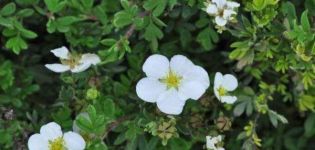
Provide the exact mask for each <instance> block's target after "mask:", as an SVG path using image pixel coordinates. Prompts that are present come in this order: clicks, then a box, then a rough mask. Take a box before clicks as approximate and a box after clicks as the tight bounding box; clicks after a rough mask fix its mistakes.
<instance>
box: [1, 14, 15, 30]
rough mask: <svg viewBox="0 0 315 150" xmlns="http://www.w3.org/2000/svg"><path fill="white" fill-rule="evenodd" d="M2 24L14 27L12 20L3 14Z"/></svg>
mask: <svg viewBox="0 0 315 150" xmlns="http://www.w3.org/2000/svg"><path fill="white" fill-rule="evenodd" d="M0 25H2V26H4V27H7V28H13V25H12V21H11V20H10V19H8V18H3V17H1V16H0Z"/></svg>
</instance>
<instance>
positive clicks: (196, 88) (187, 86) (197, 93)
mask: <svg viewBox="0 0 315 150" xmlns="http://www.w3.org/2000/svg"><path fill="white" fill-rule="evenodd" d="M205 92H206V88H205V86H204V85H203V84H202V83H200V82H196V81H190V82H184V83H183V84H182V85H181V87H180V88H179V94H180V97H181V99H189V98H191V99H193V100H198V99H199V98H200V97H201V96H202V95H203V94H204V93H205Z"/></svg>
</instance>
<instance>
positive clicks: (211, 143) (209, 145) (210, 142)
mask: <svg viewBox="0 0 315 150" xmlns="http://www.w3.org/2000/svg"><path fill="white" fill-rule="evenodd" d="M206 140H207V142H206V147H207V149H215V148H216V147H215V144H216V143H214V141H213V140H212V137H211V136H206Z"/></svg>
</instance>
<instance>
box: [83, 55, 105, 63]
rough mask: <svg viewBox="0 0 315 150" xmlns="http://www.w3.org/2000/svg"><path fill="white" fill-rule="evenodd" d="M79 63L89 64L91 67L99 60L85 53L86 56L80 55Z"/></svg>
mask: <svg viewBox="0 0 315 150" xmlns="http://www.w3.org/2000/svg"><path fill="white" fill-rule="evenodd" d="M80 62H81V63H90V64H93V65H96V64H98V63H100V62H101V59H100V57H99V56H98V55H96V54H90V53H87V54H83V55H82V57H81V60H80Z"/></svg>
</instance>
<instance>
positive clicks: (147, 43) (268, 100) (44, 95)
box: [0, 0, 315, 150]
mask: <svg viewBox="0 0 315 150" xmlns="http://www.w3.org/2000/svg"><path fill="white" fill-rule="evenodd" d="M205 2H206V0H182V1H180V0H120V1H118V0H42V1H41V0H11V1H8V0H2V1H1V2H0V8H1V9H0V31H1V39H0V45H1V52H0V135H1V136H0V149H1V150H2V149H3V150H7V149H8V150H9V149H27V140H28V138H29V136H30V135H32V134H34V133H38V132H39V130H40V127H41V126H42V125H43V124H46V123H48V122H51V121H54V122H57V123H58V124H60V125H61V126H62V128H63V129H64V131H72V130H74V131H75V132H78V133H80V134H81V135H82V136H83V137H84V139H85V141H86V144H87V146H86V149H87V150H107V149H128V150H135V149H140V150H147V149H152V150H154V149H158V150H160V149H175V150H177V149H183V150H189V149H204V147H205V145H206V138H205V137H206V136H207V135H218V134H221V135H225V136H224V141H223V142H224V148H225V149H245V150H256V149H266V150H269V149H275V150H280V149H288V150H300V149H306V150H307V149H315V147H314V144H313V143H314V138H315V128H314V126H315V114H314V111H315V84H314V82H315V64H314V61H315V59H314V58H315V57H314V56H315V36H314V31H315V27H314V16H315V1H314V0H305V1H301V0H282V1H280V0H242V1H236V2H239V3H240V7H239V8H238V11H237V14H236V18H235V19H236V20H234V21H231V22H230V23H228V24H227V25H226V26H225V28H226V30H225V31H224V32H222V33H218V32H217V31H216V25H215V21H214V20H213V19H214V18H215V17H209V15H208V14H207V13H206V12H205V11H204V10H205V6H204V3H205ZM63 45H65V46H66V47H68V48H69V49H70V50H71V51H72V52H73V53H95V54H97V55H98V56H100V58H101V63H100V64H98V65H96V66H93V67H91V68H89V69H88V70H86V71H84V72H81V73H70V72H65V73H62V74H57V73H52V72H50V71H49V70H48V69H47V68H45V67H44V65H45V64H50V63H56V62H57V61H58V59H57V58H55V57H54V55H53V54H52V53H51V52H50V50H52V49H54V48H58V47H61V46H63ZM151 54H163V55H165V56H167V57H168V58H171V56H173V55H176V54H182V55H185V56H187V57H188V58H189V59H191V60H192V61H193V62H194V63H195V64H198V65H200V66H202V67H203V68H204V69H205V70H206V71H207V72H208V74H209V77H210V81H211V85H210V87H209V89H207V91H206V93H205V94H204V95H203V96H202V97H201V98H200V99H199V100H198V101H187V103H186V106H185V107H184V110H183V113H182V114H180V115H176V116H170V115H166V114H164V113H162V112H160V111H159V110H158V109H157V108H156V106H155V104H152V103H147V102H143V101H142V100H140V98H139V97H138V96H137V94H136V92H135V91H136V84H137V82H138V81H139V79H140V78H141V77H143V76H144V73H143V71H142V65H143V63H144V61H145V60H146V58H147V57H148V56H150V55H151ZM216 71H220V72H222V73H224V74H226V73H231V74H234V75H236V76H237V78H238V82H239V86H238V88H237V90H236V91H235V92H233V95H235V96H237V98H238V100H237V101H236V103H234V104H231V105H229V104H226V105H225V104H222V103H221V102H220V101H218V100H217V99H216V98H215V96H214V92H213V82H214V79H213V76H214V74H215V72H216ZM222 118H223V119H222ZM222 126H223V127H222Z"/></svg>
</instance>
